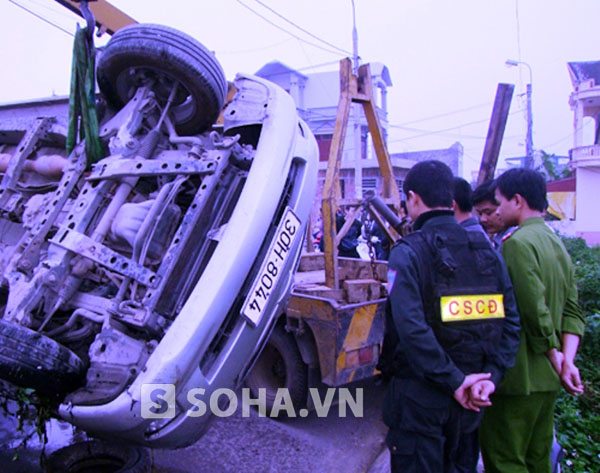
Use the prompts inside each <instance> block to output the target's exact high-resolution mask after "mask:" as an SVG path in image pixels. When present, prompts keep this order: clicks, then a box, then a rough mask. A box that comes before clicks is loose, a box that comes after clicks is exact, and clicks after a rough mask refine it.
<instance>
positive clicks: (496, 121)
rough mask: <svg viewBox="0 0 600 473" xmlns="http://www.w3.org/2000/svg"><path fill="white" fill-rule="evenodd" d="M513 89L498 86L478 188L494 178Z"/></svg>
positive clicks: (502, 85)
mask: <svg viewBox="0 0 600 473" xmlns="http://www.w3.org/2000/svg"><path fill="white" fill-rule="evenodd" d="M514 88H515V86H514V84H498V90H497V91H496V99H495V100H494V108H493V109H492V117H491V118H490V127H489V129H488V134H487V138H486V140H485V147H484V149H483V156H482V158H481V167H480V168H479V175H478V177H477V185H478V186H479V185H481V184H483V183H484V182H485V181H488V180H490V179H493V178H494V172H495V171H496V164H497V163H498V156H499V155H500V147H501V146H502V138H503V137H504V129H505V128H506V121H507V119H508V111H509V109H510V101H511V100H512V95H513V90H514Z"/></svg>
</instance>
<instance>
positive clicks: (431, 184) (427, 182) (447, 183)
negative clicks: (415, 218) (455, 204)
mask: <svg viewBox="0 0 600 473" xmlns="http://www.w3.org/2000/svg"><path fill="white" fill-rule="evenodd" d="M409 191H413V192H414V193H415V194H419V196H420V197H421V199H423V203H424V204H425V205H426V206H427V207H430V208H435V207H448V208H451V207H452V195H453V194H454V176H453V175H452V171H451V170H450V168H449V167H448V166H447V165H445V164H444V163H442V162H441V161H435V160H430V161H421V162H420V163H417V164H415V165H414V166H413V167H412V168H411V169H410V171H408V174H407V175H406V179H405V180H404V193H405V194H406V195H408V193H409Z"/></svg>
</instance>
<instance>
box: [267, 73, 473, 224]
mask: <svg viewBox="0 0 600 473" xmlns="http://www.w3.org/2000/svg"><path fill="white" fill-rule="evenodd" d="M369 67H370V70H371V78H372V80H373V91H374V94H375V104H376V109H377V112H378V115H379V121H380V124H381V128H382V130H383V135H384V139H386V138H387V128H388V116H387V115H388V113H387V88H388V87H390V86H391V85H392V80H391V77H390V73H389V70H388V68H387V67H386V66H385V65H383V64H381V63H378V62H375V63H370V65H369ZM256 75H258V76H260V77H264V78H265V79H268V80H270V81H272V82H275V83H276V84H278V85H279V86H281V87H282V88H283V89H285V90H286V91H288V92H289V94H290V95H291V96H292V97H293V99H294V101H295V102H296V106H297V108H298V111H299V114H300V116H301V117H302V119H304V121H306V123H307V124H308V126H309V127H310V129H311V130H312V132H313V133H314V135H315V137H316V139H317V143H318V145H319V154H320V157H319V159H320V163H319V184H318V186H317V195H316V197H315V208H314V212H313V217H316V216H317V215H318V211H319V208H320V200H321V193H322V189H323V183H324V181H325V173H326V169H327V160H328V158H329V149H330V147H331V141H332V138H333V130H334V126H335V119H336V115H337V107H338V102H339V98H340V73H339V71H338V70H335V71H327V72H315V73H310V74H303V73H301V72H300V71H297V70H294V69H292V68H290V67H288V66H286V65H285V64H283V63H281V62H279V61H273V62H270V63H268V64H266V65H264V66H263V67H262V68H261V69H260V70H259V71H258V72H256ZM390 159H391V162H392V167H393V169H394V176H395V178H396V182H397V183H398V186H399V190H400V193H401V195H402V183H403V181H404V178H405V176H406V174H407V173H408V170H409V169H410V168H411V167H412V166H413V165H414V164H415V163H416V162H418V161H421V160H424V159H439V160H441V161H444V162H446V163H447V164H448V165H449V166H450V167H451V169H452V170H453V171H454V173H455V174H457V175H460V172H461V166H462V146H461V145H460V143H455V144H454V145H452V146H451V147H450V148H448V149H443V150H430V151H419V152H411V153H395V154H393V155H390ZM340 169H341V171H340V188H341V193H342V199H360V198H362V196H363V193H364V192H365V191H367V190H373V191H375V192H376V193H381V190H382V185H383V184H382V180H381V174H380V172H379V165H378V162H377V159H376V156H375V150H374V148H373V145H372V142H371V138H370V133H369V129H368V124H367V119H366V117H365V116H364V113H363V107H362V105H360V104H352V108H351V111H350V116H349V118H348V127H347V132H346V140H345V143H344V149H343V155H342V163H341V168H340Z"/></svg>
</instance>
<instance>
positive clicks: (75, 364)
mask: <svg viewBox="0 0 600 473" xmlns="http://www.w3.org/2000/svg"><path fill="white" fill-rule="evenodd" d="M84 375H85V364H84V362H83V361H82V360H81V358H79V357H78V356H77V355H76V354H75V353H73V352H72V351H71V350H69V349H68V348H66V347H64V346H62V345H60V344H59V343H57V342H55V341H54V340H52V339H51V338H48V337H46V336H44V335H42V334H41V333H38V332H34V331H33V330H30V329H28V328H26V327H22V326H20V325H15V324H10V323H8V322H6V321H4V320H0V379H4V380H6V381H9V382H11V383H13V384H15V385H17V386H21V387H26V388H34V389H35V390H36V391H37V392H38V393H41V394H48V395H59V394H65V393H67V392H69V391H72V390H74V389H76V388H77V387H79V386H81V385H82V384H83V381H84V379H85V378H84Z"/></svg>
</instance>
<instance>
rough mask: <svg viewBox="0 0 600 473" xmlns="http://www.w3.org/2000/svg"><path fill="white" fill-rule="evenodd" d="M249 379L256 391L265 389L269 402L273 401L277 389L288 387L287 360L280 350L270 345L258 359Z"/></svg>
mask: <svg viewBox="0 0 600 473" xmlns="http://www.w3.org/2000/svg"><path fill="white" fill-rule="evenodd" d="M249 377H250V378H251V380H252V384H253V385H254V386H255V388H254V389H256V390H258V388H265V390H266V398H267V400H268V401H273V400H274V399H275V396H276V394H277V389H279V388H284V387H286V385H287V373H286V369H285V360H284V358H283V356H282V355H281V353H280V352H279V350H277V349H276V348H275V347H274V346H273V345H271V344H268V345H267V346H266V347H265V348H264V350H263V352H262V354H261V356H260V357H259V358H258V360H257V362H256V364H255V365H254V368H253V369H252V372H251V374H250V376H249Z"/></svg>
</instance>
